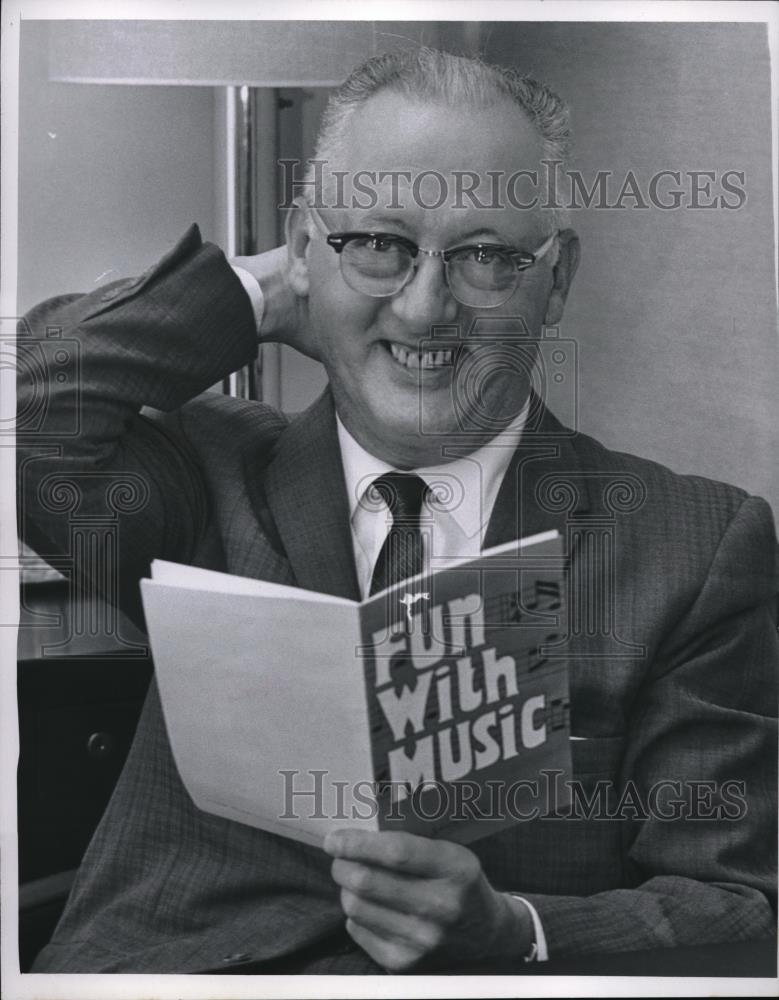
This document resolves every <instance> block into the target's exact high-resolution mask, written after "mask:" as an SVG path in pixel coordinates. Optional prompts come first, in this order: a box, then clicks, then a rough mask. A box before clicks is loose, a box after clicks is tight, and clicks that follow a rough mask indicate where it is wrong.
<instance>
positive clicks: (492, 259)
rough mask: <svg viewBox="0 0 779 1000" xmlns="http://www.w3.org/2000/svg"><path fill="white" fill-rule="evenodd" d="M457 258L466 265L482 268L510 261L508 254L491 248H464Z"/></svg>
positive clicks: (497, 248)
mask: <svg viewBox="0 0 779 1000" xmlns="http://www.w3.org/2000/svg"><path fill="white" fill-rule="evenodd" d="M457 257H458V259H459V260H461V261H462V262H463V263H464V264H481V265H482V267H493V266H495V265H496V264H504V263H505V262H506V260H508V259H509V257H508V254H507V253H505V252H504V251H503V250H501V249H500V248H499V247H490V246H472V247H463V248H462V250H460V251H459V252H458V253H457Z"/></svg>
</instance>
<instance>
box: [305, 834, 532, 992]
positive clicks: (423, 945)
mask: <svg viewBox="0 0 779 1000" xmlns="http://www.w3.org/2000/svg"><path fill="white" fill-rule="evenodd" d="M324 848H325V850H326V851H327V853H328V854H330V855H331V856H332V857H333V858H334V859H335V860H334V861H333V865H332V875H333V878H334V879H335V881H336V882H337V883H338V885H339V886H341V906H342V907H343V910H344V913H345V914H346V917H347V920H346V930H347V931H348V933H349V934H350V935H351V937H352V938H353V940H354V941H355V942H356V943H357V944H358V945H360V947H361V948H363V949H364V950H365V951H366V952H367V953H368V954H369V955H370V956H371V958H372V959H373V960H374V961H375V962H377V963H378V964H379V965H381V966H383V968H385V969H387V970H388V971H389V972H405V971H409V970H411V969H412V968H414V967H417V966H422V967H424V968H433V967H438V968H448V967H451V966H454V965H460V964H467V963H477V962H478V963H484V964H493V963H494V964H495V965H499V964H504V963H508V962H511V961H514V962H516V961H519V960H520V959H521V958H522V957H523V956H525V955H527V954H528V952H529V951H530V949H531V947H532V944H533V924H532V920H531V917H530V913H529V912H528V910H527V907H526V906H525V905H524V904H523V903H522V902H521V901H520V900H517V899H513V898H512V897H511V896H508V895H506V894H504V893H500V892H497V891H496V890H495V889H493V888H492V886H491V885H490V884H489V882H488V881H487V879H486V877H485V875H484V873H483V872H482V870H481V864H480V863H479V859H478V858H477V857H476V855H475V854H473V852H472V851H469V850H468V849H467V848H466V847H462V846H461V845H459V844H452V843H449V842H447V841H443V840H429V839H428V838H426V837H417V836H414V835H412V834H409V833H400V832H397V833H395V832H382V833H366V832H364V831H362V830H335V831H333V832H331V833H330V834H328V836H327V838H326V840H325V844H324Z"/></svg>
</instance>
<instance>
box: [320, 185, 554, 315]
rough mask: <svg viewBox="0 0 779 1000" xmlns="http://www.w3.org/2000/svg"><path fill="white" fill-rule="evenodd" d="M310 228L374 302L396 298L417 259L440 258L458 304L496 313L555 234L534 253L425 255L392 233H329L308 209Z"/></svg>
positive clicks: (479, 248)
mask: <svg viewBox="0 0 779 1000" xmlns="http://www.w3.org/2000/svg"><path fill="white" fill-rule="evenodd" d="M306 207H307V208H308V210H309V212H310V214H311V218H312V219H313V220H314V224H315V225H316V227H317V229H318V230H319V232H320V233H321V235H322V236H324V237H325V239H326V241H327V243H328V245H329V246H331V247H332V248H333V250H335V252H336V253H337V254H338V257H339V262H340V267H341V274H342V276H343V279H344V281H345V282H346V284H347V285H348V286H349V287H350V288H352V289H353V290H354V291H355V292H361V293H362V294H363V295H371V296H373V297H374V298H388V297H389V296H391V295H397V293H398V292H399V291H401V289H402V288H404V287H405V286H406V285H407V284H408V283H409V282H410V281H411V280H412V278H413V277H414V274H415V272H416V268H417V257H418V256H419V254H424V255H425V256H426V257H440V258H441V259H442V260H443V262H444V274H445V277H446V283H447V286H448V287H449V291H450V292H451V293H452V295H453V296H454V298H455V299H457V301H458V302H460V303H462V304H463V305H465V306H471V307H473V308H478V309H495V308H497V307H498V306H502V305H503V303H504V302H507V301H508V300H509V299H510V298H511V296H512V295H513V294H514V292H515V290H516V288H517V286H518V284H519V281H520V275H521V274H522V272H523V271H527V270H528V268H530V267H532V266H533V265H534V264H535V263H536V262H537V261H539V260H541V258H542V257H543V256H544V254H546V253H548V251H549V249H550V248H551V247H552V245H553V244H554V241H555V239H556V237H557V232H554V233H552V235H551V236H550V237H549V238H548V239H547V240H545V241H544V242H543V243H542V244H541V246H540V247H538V249H537V250H534V251H533V252H532V253H528V252H527V251H526V250H515V249H514V248H513V247H509V246H504V245H503V244H501V243H473V244H468V245H466V246H458V247H452V248H451V249H449V250H424V249H423V248H422V247H418V246H417V245H416V243H414V242H412V241H411V240H408V239H406V237H405V236H398V235H397V234H395V233H381V232H335V233H334V232H330V230H329V229H328V228H327V226H326V225H325V223H324V220H323V219H322V218H321V216H320V215H319V213H318V212H317V211H316V209H315V208H313V207H312V206H311V205H308V204H307V205H306Z"/></svg>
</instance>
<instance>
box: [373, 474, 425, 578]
mask: <svg viewBox="0 0 779 1000" xmlns="http://www.w3.org/2000/svg"><path fill="white" fill-rule="evenodd" d="M373 488H374V489H375V490H377V492H378V493H379V495H380V496H381V498H382V500H384V502H385V503H386V504H387V506H388V507H389V509H390V513H391V514H392V526H391V528H390V530H389V532H388V534H387V537H386V538H385V540H384V544H383V545H382V547H381V551H380V552H379V558H378V559H377V560H376V566H375V567H374V570H373V577H372V579H371V589H370V593H371V594H375V593H377V592H378V591H380V590H384V588H385V587H392V586H394V584H396V583H400V581H401V580H407V579H408V578H409V577H410V576H416V575H417V573H421V572H422V570H423V565H424V564H423V546H422V532H421V530H420V513H421V510H422V500H423V499H424V496H425V493H426V492H427V485H426V483H425V481H424V480H423V479H420V478H419V476H414V475H411V474H410V473H406V472H388V473H386V475H383V476H379V478H378V479H376V480H374V482H373Z"/></svg>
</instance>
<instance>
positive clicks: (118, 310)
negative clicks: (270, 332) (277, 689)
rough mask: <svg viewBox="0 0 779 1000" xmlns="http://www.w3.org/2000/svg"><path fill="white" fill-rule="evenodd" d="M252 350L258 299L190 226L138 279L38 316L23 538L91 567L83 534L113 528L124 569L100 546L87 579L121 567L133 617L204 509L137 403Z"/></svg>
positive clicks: (23, 394) (169, 392) (162, 435)
mask: <svg viewBox="0 0 779 1000" xmlns="http://www.w3.org/2000/svg"><path fill="white" fill-rule="evenodd" d="M256 350H257V338H256V328H255V323H254V316H253V312H252V307H251V303H250V301H249V299H248V297H247V295H246V293H245V291H244V290H243V288H242V287H241V283H240V281H239V279H238V278H237V276H236V275H235V273H234V272H233V270H232V269H231V268H230V266H229V264H228V263H227V261H226V259H225V258H224V256H223V254H222V253H221V251H220V250H219V249H218V248H217V247H215V246H213V245H210V244H203V243H202V241H201V239H200V233H199V231H198V229H197V227H196V226H192V227H191V228H190V229H189V230H188V231H187V232H186V233H185V235H184V236H183V237H182V239H181V240H180V241H179V242H178V243H177V244H176V246H175V247H174V248H173V249H172V250H171V251H170V253H168V254H167V255H166V256H165V257H163V258H162V259H161V260H160V261H159V262H158V263H157V264H156V265H155V266H154V267H152V268H151V269H150V270H149V271H147V272H146V273H145V274H144V275H142V276H141V277H139V278H135V279H129V280H125V281H120V282H115V283H114V284H112V285H109V286H104V287H102V288H100V289H98V290H97V291H95V292H92V293H91V294H89V295H74V296H63V297H60V298H57V299H52V300H49V301H47V302H44V303H43V304H42V305H40V306H37V307H36V308H34V309H33V310H32V311H31V312H30V313H29V314H28V315H27V316H26V317H25V318H24V319H23V320H22V321H21V323H20V325H19V332H18V339H17V358H18V362H17V370H18V373H19V377H18V383H17V413H18V417H17V454H18V467H17V483H18V502H19V528H20V534H21V535H22V537H24V538H25V540H26V541H28V542H29V544H31V545H32V547H33V548H34V549H36V551H38V553H39V554H40V555H41V556H43V557H44V558H49V559H52V560H54V561H55V562H56V563H57V564H58V565H63V566H64V567H65V569H66V570H67V568H68V560H72V561H73V562H74V565H75V563H76V562H78V563H79V564H80V567H81V570H82V572H83V571H84V570H85V569H87V568H88V567H89V566H90V554H89V553H88V552H81V553H80V555H79V551H78V550H79V545H80V544H81V542H80V541H79V539H81V540H83V539H84V538H86V537H87V535H86V534H85V529H86V528H88V527H89V526H90V525H92V526H99V525H100V524H105V523H107V522H111V523H112V524H113V525H114V527H115V534H114V536H113V537H114V538H115V539H116V546H117V553H116V561H114V562H111V563H110V565H109V562H107V561H106V559H108V556H106V553H105V552H103V551H102V548H104V547H99V548H101V551H100V552H98V553H95V554H93V555H94V558H93V559H92V564H91V575H92V576H93V577H95V576H100V575H101V574H102V575H103V576H105V574H107V573H116V575H117V579H118V588H119V597H118V600H119V603H120V604H121V606H122V607H123V608H124V610H125V611H126V612H127V613H128V614H129V615H130V616H131V617H132V618H134V619H135V620H138V618H139V606H138V598H137V587H136V585H135V584H136V581H137V579H138V578H139V577H140V576H142V575H144V574H145V573H146V572H147V571H148V566H149V563H150V561H151V560H152V559H153V558H156V557H163V558H168V559H174V560H179V561H186V560H187V558H188V555H189V554H190V553H191V551H192V550H193V547H194V546H195V544H196V542H197V539H198V536H199V532H200V531H201V530H202V527H203V524H204V519H205V511H206V503H207V501H206V497H205V493H204V490H203V486H202V482H201V480H200V477H199V474H198V470H197V465H196V462H195V461H194V458H193V456H192V455H191V454H190V453H188V452H187V450H186V449H185V448H182V447H181V445H180V443H175V442H174V440H173V439H172V437H171V436H170V435H169V434H168V433H167V432H166V431H165V430H164V428H162V427H161V426H159V425H158V424H157V423H155V422H153V421H150V420H148V419H147V418H146V417H144V416H142V415H141V409H142V408H143V407H152V408H154V409H156V410H162V411H171V410H174V409H176V408H178V407H180V406H181V405H182V404H183V403H185V402H186V401H187V400H189V399H191V398H192V397H193V396H195V395H197V394H199V393H201V392H203V391H204V390H205V389H207V388H208V387H209V386H211V385H213V384H214V383H217V382H218V381H219V380H220V379H222V378H223V377H224V376H226V375H227V374H228V373H230V372H231V371H235V370H236V369H237V368H239V367H241V366H242V365H244V364H247V363H248V362H249V361H250V360H251V359H252V358H253V357H254V356H255V355H256ZM79 531H81V534H80V535H79ZM84 544H88V543H84ZM104 556H105V557H106V559H104V558H103V557H104ZM63 560H64V562H63ZM114 593H115V594H116V591H114Z"/></svg>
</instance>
